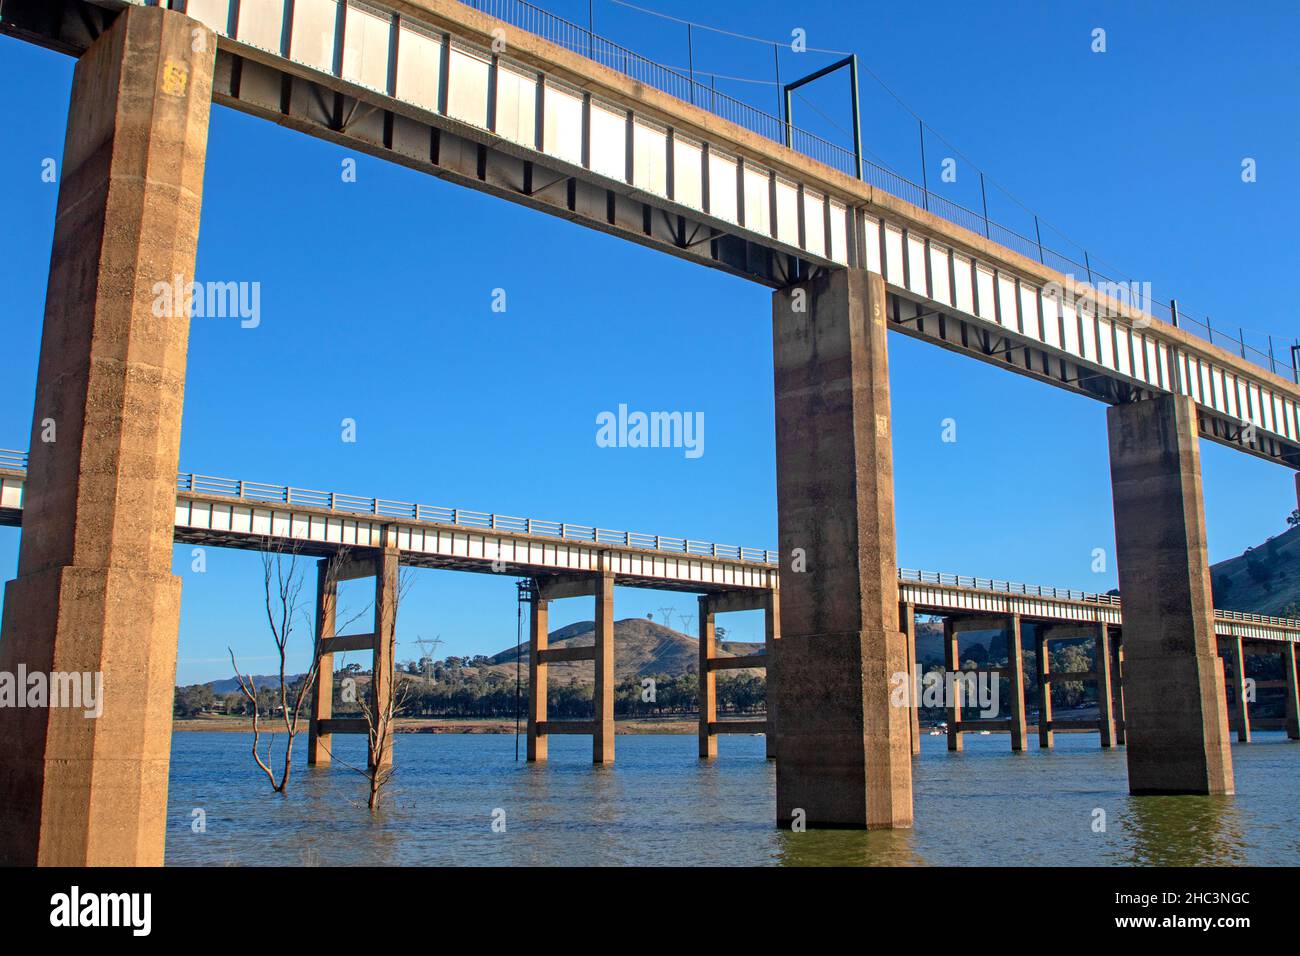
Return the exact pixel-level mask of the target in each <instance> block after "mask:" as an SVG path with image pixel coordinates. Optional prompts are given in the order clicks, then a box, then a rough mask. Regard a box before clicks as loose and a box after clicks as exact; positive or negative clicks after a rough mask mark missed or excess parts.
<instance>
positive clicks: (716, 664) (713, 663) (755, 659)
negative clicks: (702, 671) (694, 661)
mask: <svg viewBox="0 0 1300 956" xmlns="http://www.w3.org/2000/svg"><path fill="white" fill-rule="evenodd" d="M708 666H709V670H711V671H743V670H747V669H749V668H765V667H767V655H766V654H745V655H744V656H742V657H714V658H711V659H710V660H709V665H708Z"/></svg>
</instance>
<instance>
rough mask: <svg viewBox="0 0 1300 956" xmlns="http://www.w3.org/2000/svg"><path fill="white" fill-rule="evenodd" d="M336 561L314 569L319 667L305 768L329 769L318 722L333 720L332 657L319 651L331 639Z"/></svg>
mask: <svg viewBox="0 0 1300 956" xmlns="http://www.w3.org/2000/svg"><path fill="white" fill-rule="evenodd" d="M335 560H336V559H335V558H323V559H321V561H320V562H319V563H318V564H317V566H316V644H317V652H318V654H319V658H320V663H319V664H318V665H317V668H316V679H315V681H314V682H313V684H312V691H311V718H310V723H308V725H307V766H309V767H328V766H329V765H330V762H331V735H330V734H328V733H325V734H322V733H321V732H320V722H321V721H322V720H329V719H330V718H331V717H333V716H334V655H333V653H329V654H326V653H324V652H323V651H321V650H320V647H321V645H322V644H323V643H324V642H325V641H327V640H329V639H330V638H332V637H333V636H334V626H335V623H336V615H337V611H338V595H339V589H338V575H337V574H336V573H334V569H333V568H332V567H331V564H332V563H333V562H334V561H335Z"/></svg>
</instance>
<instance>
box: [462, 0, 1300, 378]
mask: <svg viewBox="0 0 1300 956" xmlns="http://www.w3.org/2000/svg"><path fill="white" fill-rule="evenodd" d="M461 3H463V4H465V5H466V6H468V7H471V8H473V9H475V10H478V11H479V12H481V13H485V14H487V15H489V16H492V17H496V18H497V19H498V20H502V21H504V22H506V23H509V24H512V25H513V26H516V27H519V28H520V29H521V30H526V31H528V32H529V33H533V34H536V35H537V36H539V37H541V38H543V39H545V40H547V41H549V42H551V43H554V44H556V45H557V46H561V47H564V48H565V49H566V50H569V51H571V52H573V53H577V54H579V55H580V56H584V57H586V58H588V59H590V60H593V61H595V62H596V63H599V64H601V65H602V66H606V67H609V68H610V69H613V70H617V71H618V72H620V73H623V74H624V75H626V76H630V77H632V78H633V79H635V80H638V81H640V82H642V83H645V84H646V85H647V86H652V87H654V88H655V89H657V90H660V91H662V92H664V93H667V94H669V95H670V96H675V97H677V98H678V99H679V100H682V101H684V102H687V103H691V104H692V105H694V106H698V107H701V108H703V109H707V110H708V111H709V112H711V113H713V114H714V115H716V116H719V117H721V118H723V119H725V120H729V121H730V122H733V123H735V124H736V125H738V126H743V127H744V128H745V129H747V130H750V131H751V132H754V133H758V134H759V135H760V136H764V137H766V138H767V139H770V140H773V141H774V142H777V143H779V144H781V145H785V143H786V133H787V131H788V132H789V134H790V144H791V148H793V149H794V150H795V151H796V152H799V153H802V154H803V155H805V156H808V157H809V158H811V159H814V160H817V161H818V162H820V163H823V164H824V165H826V166H830V167H831V168H833V169H837V170H839V171H840V172H842V173H844V174H846V175H848V176H856V175H857V173H856V169H855V165H856V162H857V160H856V158H855V156H854V154H853V151H852V150H848V149H845V148H844V147H843V146H839V145H837V144H835V143H832V142H830V141H828V140H825V139H822V138H821V137H820V136H817V135H816V134H814V133H810V132H808V131H807V130H802V129H798V128H796V127H794V126H787V124H786V122H785V121H784V120H782V119H781V118H780V117H778V116H773V115H772V114H771V113H768V112H765V111H764V110H761V109H758V108H756V107H754V106H750V105H749V104H748V103H745V102H743V101H742V100H738V99H736V98H735V97H732V96H728V95H727V94H725V93H719V92H718V91H717V89H715V88H714V87H712V86H707V85H705V84H704V83H702V82H700V81H699V80H697V79H695V77H694V76H690V75H687V74H685V73H682V72H680V71H679V70H675V69H673V68H671V67H667V66H664V65H663V64H661V63H656V62H655V61H653V60H650V59H648V58H647V57H644V56H642V55H641V54H639V53H636V52H634V51H632V50H629V49H628V48H626V47H624V46H621V45H619V44H617V43H614V42H613V41H612V40H609V39H607V38H605V37H603V36H600V35H599V34H597V33H593V32H591V31H590V30H588V29H587V28H586V27H583V26H580V25H578V24H576V23H573V22H571V21H569V20H565V19H564V18H562V17H558V16H556V15H555V14H553V13H551V12H550V11H548V10H543V9H542V8H540V7H537V6H534V5H533V4H531V3H528V2H527V0H461ZM982 177H983V174H982V173H981V182H982ZM862 180H863V181H864V182H866V183H868V184H870V185H872V186H875V187H877V188H879V189H882V190H884V191H885V192H888V193H890V194H891V195H893V196H896V197H898V198H899V199H904V200H906V201H908V202H910V203H912V204H913V205H914V206H919V207H921V208H922V209H925V210H928V211H929V212H932V213H934V214H935V215H937V216H940V217H942V218H944V219H947V220H948V221H949V222H951V223H954V224H955V225H958V226H961V227H963V228H965V229H969V230H970V231H971V232H974V233H976V234H979V233H983V234H984V236H985V237H986V238H988V239H990V240H992V241H994V242H997V243H999V244H1000V245H1003V246H1006V247H1007V248H1008V249H1011V250H1014V251H1015V252H1018V253H1020V254H1021V255H1023V256H1026V257H1027V258H1030V259H1037V260H1038V261H1039V262H1041V263H1042V264H1043V265H1046V266H1049V267H1050V268H1052V269H1055V270H1056V271H1058V272H1062V273H1065V274H1067V275H1073V276H1074V277H1075V278H1076V280H1077V281H1079V282H1083V281H1085V279H1086V281H1087V284H1088V285H1090V286H1092V287H1093V288H1098V287H1100V286H1101V285H1103V284H1105V286H1106V290H1107V291H1108V292H1109V293H1110V294H1111V295H1113V296H1115V297H1117V298H1119V299H1120V300H1121V301H1123V302H1124V304H1125V305H1128V306H1130V307H1133V308H1137V309H1140V310H1142V311H1144V312H1146V313H1148V314H1149V315H1151V316H1152V317H1153V318H1158V319H1161V320H1162V321H1164V322H1168V323H1170V324H1172V325H1176V326H1179V327H1180V328H1185V329H1189V330H1190V331H1192V332H1193V333H1195V334H1196V335H1198V336H1200V337H1202V338H1204V339H1206V340H1207V341H1208V342H1210V344H1212V345H1218V346H1220V347H1221V348H1224V349H1227V350H1228V351H1230V352H1235V353H1237V354H1239V355H1240V356H1241V357H1242V358H1243V359H1245V360H1246V361H1248V362H1251V363H1252V364H1255V365H1258V366H1260V367H1262V368H1266V369H1268V370H1269V371H1271V372H1273V373H1274V374H1276V375H1282V376H1283V377H1290V378H1292V379H1293V380H1294V381H1295V382H1296V383H1297V384H1300V368H1298V367H1297V366H1295V365H1293V364H1290V363H1288V362H1285V361H1279V360H1278V359H1277V358H1276V356H1275V354H1274V349H1273V341H1272V338H1271V337H1270V338H1269V342H1268V349H1267V351H1265V350H1264V349H1261V348H1257V347H1255V346H1254V345H1251V344H1249V343H1247V342H1246V336H1245V333H1244V331H1240V332H1239V333H1238V335H1237V336H1236V337H1234V336H1232V335H1229V334H1227V332H1226V331H1225V330H1224V329H1216V328H1213V327H1212V325H1211V323H1210V319H1209V317H1208V316H1206V317H1205V319H1204V321H1201V320H1198V319H1195V318H1193V317H1192V316H1191V315H1190V314H1188V313H1187V311H1186V310H1185V309H1183V308H1181V307H1179V308H1178V310H1177V314H1176V315H1175V314H1174V308H1173V306H1172V304H1170V305H1163V304H1157V303H1156V302H1153V301H1135V300H1134V298H1133V296H1131V295H1129V294H1127V293H1126V292H1125V291H1124V290H1125V289H1127V288H1131V287H1130V285H1129V283H1128V282H1127V281H1125V280H1115V279H1112V278H1110V277H1109V276H1106V275H1104V274H1103V273H1102V272H1100V271H1099V270H1098V269H1097V266H1096V265H1095V264H1094V263H1093V262H1092V260H1091V259H1090V258H1089V256H1088V254H1087V252H1086V250H1083V249H1082V247H1080V251H1081V252H1082V253H1083V261H1082V262H1080V261H1078V260H1077V259H1076V258H1071V256H1069V255H1066V254H1064V253H1061V252H1059V251H1056V250H1054V249H1052V248H1050V247H1048V246H1046V245H1044V243H1043V241H1042V235H1041V232H1042V230H1041V229H1040V227H1039V220H1038V217H1037V216H1035V217H1034V230H1033V231H1034V233H1035V235H1034V238H1030V237H1029V236H1027V235H1025V234H1024V233H1022V232H1018V231H1017V230H1015V229H1011V228H1009V227H1007V226H1005V225H1002V224H1001V223H998V222H995V221H994V220H992V219H990V218H989V215H988V211H987V209H986V210H985V211H984V212H976V211H975V210H973V209H969V208H967V207H966V206H963V205H961V204H960V203H957V202H954V201H953V200H951V199H949V198H948V197H946V196H942V195H939V194H937V193H935V192H932V191H931V190H930V189H929V188H928V187H927V186H925V185H923V184H920V183H915V182H913V181H912V180H910V179H908V178H907V177H906V176H903V175H901V174H899V173H897V172H895V171H894V170H892V169H888V168H887V167H884V166H881V165H878V164H876V163H873V162H872V161H871V160H869V159H867V158H866V157H863V159H862ZM999 188H1000V187H999ZM1007 195H1010V194H1009V193H1008V194H1007ZM1216 337H1217V338H1216ZM1280 344H1281V347H1282V348H1283V349H1284V350H1285V351H1286V353H1287V354H1288V355H1290V354H1291V353H1290V347H1289V346H1288V345H1286V344H1285V343H1280ZM1296 344H1297V345H1300V339H1297V340H1296Z"/></svg>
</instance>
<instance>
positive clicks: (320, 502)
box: [176, 473, 777, 565]
mask: <svg viewBox="0 0 1300 956" xmlns="http://www.w3.org/2000/svg"><path fill="white" fill-rule="evenodd" d="M176 490H177V491H179V492H183V493H186V494H191V495H196V496H199V497H216V498H232V499H237V500H239V501H247V502H250V503H255V504H272V505H277V504H278V505H288V506H296V507H300V508H319V509H322V510H325V511H333V512H337V513H340V514H348V515H357V516H361V515H371V516H374V517H378V518H397V519H403V520H409V521H420V522H430V523H433V524H442V525H452V526H455V527H461V528H472V529H475V530H481V531H497V532H502V533H505V534H522V535H530V536H535V537H543V538H559V539H561V540H564V541H575V542H589V543H591V544H598V545H601V544H603V545H611V546H614V547H623V548H635V549H638V550H642V551H660V552H668V553H671V554H684V555H689V556H691V557H699V558H717V559H722V560H726V561H743V562H745V563H748V564H768V565H772V564H776V561H777V556H776V552H775V551H768V550H765V549H763V548H745V547H741V546H739V545H734V544H717V543H715V542H712V541H697V540H695V539H693V538H677V537H672V536H670V535H659V534H645V533H642V532H639V531H615V530H612V529H609V528H598V527H594V526H592V525H583V524H572V523H569V522H564V521H547V520H543V519H540V518H519V517H516V516H514V515H501V514H495V513H493V512H486V511H471V510H468V509H466V508H446V507H441V506H438V505H422V504H418V503H415V502H410V501H393V500H390V499H387V498H364V497H361V496H359V495H347V494H342V493H339V492H334V491H315V490H313V489H310V488H294V487H292V486H289V485H268V484H263V483H261V482H256V481H243V480H241V479H237V478H219V477H214V476H212V475H198V474H189V473H186V474H181V475H178V476H177V478H176Z"/></svg>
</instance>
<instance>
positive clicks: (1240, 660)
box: [1228, 637, 1285, 744]
mask: <svg viewBox="0 0 1300 956" xmlns="http://www.w3.org/2000/svg"><path fill="white" fill-rule="evenodd" d="M1228 653H1229V654H1230V655H1232V685H1231V686H1232V707H1233V711H1234V717H1235V719H1236V723H1237V739H1238V740H1239V741H1241V742H1242V743H1244V744H1245V743H1250V706H1249V701H1247V700H1246V653H1245V650H1244V649H1243V648H1242V646H1241V638H1240V637H1230V638H1228ZM1283 660H1285V658H1283Z"/></svg>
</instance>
